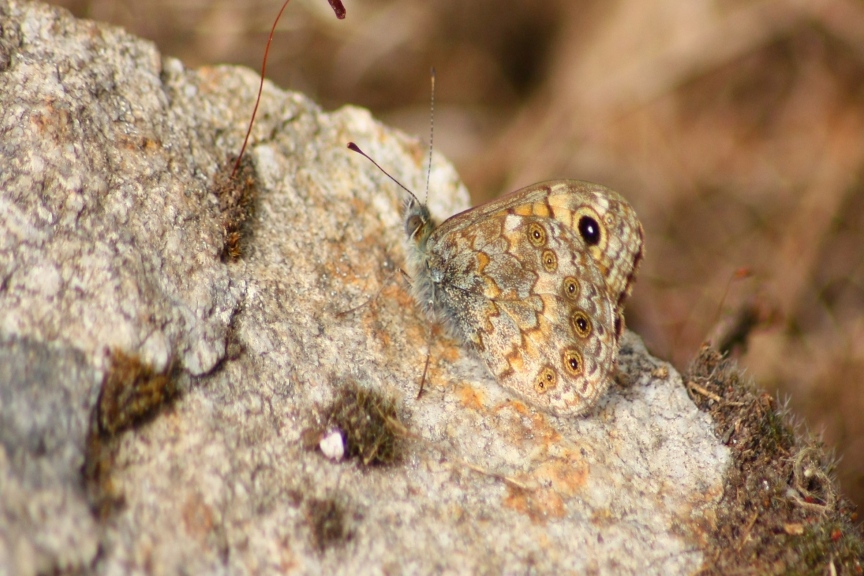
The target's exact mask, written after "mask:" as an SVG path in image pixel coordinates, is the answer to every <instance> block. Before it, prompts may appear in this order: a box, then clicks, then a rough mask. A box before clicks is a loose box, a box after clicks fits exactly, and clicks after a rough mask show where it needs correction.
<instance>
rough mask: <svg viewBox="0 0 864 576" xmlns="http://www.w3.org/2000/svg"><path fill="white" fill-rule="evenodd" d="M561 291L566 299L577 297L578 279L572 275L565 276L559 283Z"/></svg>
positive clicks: (574, 299)
mask: <svg viewBox="0 0 864 576" xmlns="http://www.w3.org/2000/svg"><path fill="white" fill-rule="evenodd" d="M561 293H562V294H563V295H564V298H566V299H567V300H573V301H576V300H578V299H579V281H578V280H576V278H574V277H573V276H566V277H565V278H564V281H563V282H562V283H561Z"/></svg>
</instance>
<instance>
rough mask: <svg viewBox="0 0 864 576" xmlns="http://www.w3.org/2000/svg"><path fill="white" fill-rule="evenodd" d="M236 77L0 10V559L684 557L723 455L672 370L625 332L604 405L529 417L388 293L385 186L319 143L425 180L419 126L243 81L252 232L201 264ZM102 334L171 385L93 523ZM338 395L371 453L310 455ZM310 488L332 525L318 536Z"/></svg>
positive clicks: (461, 202) (171, 564) (404, 563)
mask: <svg viewBox="0 0 864 576" xmlns="http://www.w3.org/2000/svg"><path fill="white" fill-rule="evenodd" d="M256 90H257V78H256V76H255V74H253V73H252V72H250V71H248V70H245V69H238V68H232V67H214V68H203V69H200V70H197V71H190V70H186V69H185V68H184V67H183V65H182V64H181V63H180V62H178V61H176V60H173V59H170V58H163V57H161V56H160V55H159V54H158V53H157V51H156V50H155V48H154V47H153V46H152V45H151V44H149V43H148V42H145V41H141V40H139V39H136V38H134V37H131V36H129V35H127V34H126V33H124V32H123V31H122V30H119V29H116V28H112V27H108V26H103V25H100V24H94V23H92V22H86V21H76V20H74V19H72V18H71V17H70V16H68V14H66V13H65V12H63V11H61V10H56V9H53V8H49V7H46V6H43V5H40V4H29V3H21V2H6V1H4V0H0V446H2V449H0V573H17V574H32V573H35V572H50V571H58V570H70V571H71V570H84V571H86V572H96V573H108V574H121V573H127V572H128V571H147V572H155V573H177V572H181V571H183V572H190V573H203V572H227V573H258V572H265V571H286V572H310V573H341V574H357V573H383V572H389V573H424V572H425V573H429V572H455V573H469V572H472V573H487V572H488V573H501V572H507V573H513V572H516V573H522V572H527V571H530V570H536V571H538V572H551V571H552V570H554V569H567V570H571V571H574V572H577V573H586V572H590V573H601V574H626V573H639V574H643V573H646V572H648V573H658V574H660V573H662V574H683V573H691V572H693V571H694V570H696V569H698V567H699V566H700V563H701V562H702V560H703V558H702V552H701V548H700V546H701V544H702V543H703V541H704V537H705V534H706V533H707V532H709V531H710V530H711V529H712V521H713V518H714V512H713V511H714V506H715V505H716V502H717V501H718V499H719V497H720V496H721V490H722V479H723V473H724V470H725V467H726V466H727V463H728V452H727V450H726V448H725V447H723V446H722V444H721V443H720V442H719V441H718V440H717V439H716V438H715V437H714V435H713V434H712V425H711V422H710V420H709V419H708V417H707V416H706V415H705V414H703V413H700V412H699V411H697V409H696V408H695V406H694V405H693V404H692V403H691V401H690V400H689V398H688V396H687V394H686V392H685V390H684V388H683V386H682V383H681V379H680V377H679V376H678V374H677V373H675V372H674V370H673V369H672V368H671V367H669V366H667V365H665V364H664V363H662V362H660V361H658V360H655V359H653V358H651V357H650V356H649V355H648V354H647V352H646V351H645V349H644V347H643V346H642V344H641V342H640V341H639V339H638V337H636V336H635V335H632V334H628V335H627V337H626V339H625V341H624V346H623V348H622V352H621V355H620V361H619V366H620V375H619V377H618V378H617V379H616V384H615V385H613V386H612V387H611V389H610V391H609V392H608V393H607V395H606V396H605V398H604V399H603V400H602V401H601V403H600V405H599V406H598V407H597V408H596V409H595V410H594V411H592V412H591V413H589V414H588V415H587V416H586V417H583V418H575V419H563V418H555V417H552V416H549V415H546V414H543V413H537V412H534V411H532V410H531V409H529V408H528V407H526V406H524V405H523V404H521V403H519V402H517V401H514V400H512V399H510V398H508V396H507V394H506V392H505V391H504V390H502V389H501V388H499V387H498V386H497V385H496V384H495V382H494V380H493V379H492V378H491V376H489V375H488V374H487V373H486V372H485V370H484V368H483V367H482V365H481V364H480V362H479V361H478V360H477V359H475V358H473V357H471V356H470V355H468V354H466V353H464V352H463V351H462V350H461V349H460V348H459V347H458V346H457V345H456V344H455V343H454V342H451V341H449V340H447V339H445V338H444V337H443V336H442V334H441V333H440V331H438V330H437V329H435V328H434V327H431V328H430V327H429V326H428V324H427V323H426V322H425V321H424V318H423V317H422V315H421V313H420V312H419V311H418V310H417V309H416V308H415V307H414V305H413V303H412V301H411V298H410V296H409V293H408V289H407V285H406V281H405V279H404V278H402V276H401V274H400V273H399V268H400V267H401V266H402V263H403V249H402V243H401V242H402V226H401V220H400V215H399V211H400V207H401V195H400V191H399V190H398V188H396V186H394V185H393V184H392V183H391V182H389V181H388V180H387V179H386V177H384V176H383V175H381V174H380V173H379V172H377V171H376V170H375V169H374V167H372V166H371V165H370V164H369V163H368V162H367V161H366V160H364V159H362V158H361V157H359V156H357V155H355V154H353V153H351V152H349V151H348V150H346V148H345V145H346V143H347V142H348V141H352V140H353V141H356V142H357V143H358V144H359V145H360V146H361V147H362V148H363V149H365V150H366V151H367V152H368V153H369V154H370V155H372V156H373V157H374V158H376V160H377V161H378V162H379V163H381V164H382V165H383V166H385V167H387V168H388V169H389V170H390V171H391V172H392V173H393V174H394V176H396V177H397V178H398V179H400V180H401V181H402V182H403V183H404V184H406V185H407V186H408V187H409V188H412V189H414V190H423V189H424V186H425V170H424V160H425V154H424V152H425V147H424V146H423V145H422V144H421V143H420V142H419V141H416V140H414V139H410V138H407V137H404V136H401V135H399V134H397V133H395V132H394V131H393V130H388V129H386V128H385V127H383V126H381V125H379V124H378V123H376V122H375V121H374V120H373V119H372V118H371V117H370V116H369V114H368V113H367V112H366V111H363V110H360V109H357V108H351V107H346V108H343V109H341V110H338V111H336V112H333V113H325V112H323V111H322V110H320V109H319V108H318V107H317V106H316V105H315V104H314V103H312V102H310V101H309V100H307V99H306V98H304V97H303V96H301V95H299V94H293V93H286V92H282V91H280V90H278V89H276V88H274V87H273V86H272V85H269V84H268V85H267V86H266V87H265V91H264V99H263V101H262V104H261V110H260V112H259V117H258V120H257V124H256V126H255V129H254V131H253V146H252V147H251V149H250V150H249V151H248V154H249V157H250V159H251V161H252V163H253V165H254V168H255V174H256V180H257V185H256V190H257V200H256V202H255V217H254V221H253V222H252V230H251V235H247V238H246V240H245V242H246V244H245V246H246V250H245V252H244V256H243V257H242V258H241V259H240V260H237V261H233V262H232V261H227V262H226V261H223V259H222V258H220V254H221V252H222V248H223V244H224V233H223V229H222V219H221V218H222V216H221V212H220V204H219V199H218V198H217V197H216V195H215V194H214V192H213V190H214V189H215V185H214V179H215V178H216V174H217V172H219V171H220V170H223V169H224V167H225V166H226V162H227V158H228V157H229V156H230V155H231V154H232V153H236V151H237V150H239V145H240V142H241V139H242V136H243V134H244V132H245V123H246V121H247V120H248V114H249V111H250V110H251V107H252V103H253V98H254V94H255V91H256ZM430 195H431V198H430V203H431V207H432V211H433V213H435V214H437V215H438V216H439V217H444V216H447V215H449V214H451V213H453V212H455V211H457V210H459V209H463V208H465V207H466V205H467V194H466V192H465V190H464V188H462V187H461V185H460V184H459V182H458V179H457V176H456V174H455V173H454V171H453V169H452V168H451V167H450V166H449V165H448V164H447V163H446V162H445V161H443V160H442V159H441V158H437V157H436V159H435V163H434V165H433V169H432V173H431V187H430ZM637 289H638V285H637ZM108 350H122V351H123V352H125V353H126V354H131V355H136V356H137V357H140V359H141V360H142V361H143V362H144V363H146V364H149V365H152V366H153V367H154V368H155V369H156V370H167V369H169V368H172V369H173V370H174V372H173V373H174V374H175V377H176V378H177V381H178V382H179V385H180V388H181V391H182V394H181V396H180V397H179V398H178V399H177V401H176V402H174V403H172V404H171V405H170V406H166V407H164V408H163V409H162V410H161V411H159V413H158V414H157V415H156V416H155V417H154V418H152V419H150V420H148V421H147V422H145V423H143V424H141V425H139V426H137V427H135V428H134V429H132V430H130V431H128V432H125V433H123V434H122V435H121V436H119V437H118V438H116V447H115V452H114V456H113V459H112V460H111V463H112V467H111V471H110V477H111V484H112V486H113V488H114V489H115V490H116V491H117V493H118V494H121V495H122V497H123V503H122V505H120V506H118V507H117V508H116V510H114V511H112V512H111V513H110V514H107V515H102V516H98V515H96V514H93V513H91V511H90V509H89V505H88V500H87V496H86V491H85V489H84V487H83V486H82V480H81V472H80V470H81V468H82V465H83V464H84V460H85V457H87V450H86V446H85V444H86V440H85V439H86V435H87V430H88V422H89V421H90V420H89V419H90V413H91V412H92V410H93V407H94V405H95V403H96V399H97V396H98V394H99V390H100V386H101V384H102V382H103V380H104V378H105V373H106V371H107V370H108V369H109V368H110V357H109V355H108V353H107V352H106V351H108ZM427 350H428V351H429V353H430V358H431V361H430V366H429V372H428V375H427V379H426V384H425V386H426V392H425V393H424V395H423V396H422V397H421V398H420V399H419V400H418V399H417V398H416V396H417V391H418V386H419V385H420V381H421V375H422V373H423V368H424V364H425V362H426V358H427ZM348 382H354V383H357V384H359V385H361V386H364V387H367V388H369V389H372V390H375V391H378V392H381V393H382V394H385V395H387V396H391V397H395V398H396V399H397V405H398V413H399V415H400V417H401V419H402V424H403V425H404V427H405V428H406V432H405V434H404V438H403V440H402V443H403V455H402V457H401V458H400V459H399V460H398V461H397V462H395V463H393V464H391V465H388V466H376V467H364V466H362V465H361V464H360V463H359V462H358V461H356V460H348V461H341V462H334V461H331V460H329V459H327V458H325V457H324V456H323V455H322V454H321V453H320V452H319V451H317V450H309V449H308V447H307V444H308V442H307V441H306V440H304V438H306V437H308V434H304V433H305V432H306V431H308V430H309V429H314V427H315V426H316V425H318V421H317V414H318V412H319V408H320V407H322V406H324V405H326V404H327V403H328V402H329V401H331V400H332V399H333V398H334V397H335V396H336V395H337V394H336V392H337V391H338V390H339V388H340V387H342V386H345V385H346V383H348ZM329 499H333V500H335V503H336V504H338V507H339V509H340V510H341V511H343V512H344V514H343V515H342V518H343V519H344V532H343V534H344V538H339V537H336V538H334V539H333V541H332V542H329V541H328V542H327V543H326V544H327V545H322V543H321V542H320V541H316V538H315V536H314V533H315V530H313V527H312V524H313V523H314V522H315V519H316V516H315V513H314V511H315V510H319V509H322V507H321V506H319V505H318V504H316V503H318V502H321V501H327V500H329ZM325 508H326V507H325ZM335 533H336V534H338V531H336V532H335Z"/></svg>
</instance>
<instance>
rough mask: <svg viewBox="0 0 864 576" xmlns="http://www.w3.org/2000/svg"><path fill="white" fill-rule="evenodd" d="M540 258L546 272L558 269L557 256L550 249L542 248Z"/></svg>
mask: <svg viewBox="0 0 864 576" xmlns="http://www.w3.org/2000/svg"><path fill="white" fill-rule="evenodd" d="M540 259H541V260H542V261H543V269H544V270H546V271H547V272H550V273H551V272H555V270H557V269H558V257H557V256H556V255H555V252H553V251H552V250H544V251H543V254H542V255H541V256H540Z"/></svg>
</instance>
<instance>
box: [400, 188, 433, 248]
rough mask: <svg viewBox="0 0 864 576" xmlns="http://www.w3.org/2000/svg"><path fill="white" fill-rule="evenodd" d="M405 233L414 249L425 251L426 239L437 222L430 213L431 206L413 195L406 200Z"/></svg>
mask: <svg viewBox="0 0 864 576" xmlns="http://www.w3.org/2000/svg"><path fill="white" fill-rule="evenodd" d="M404 215H405V216H404V217H405V234H406V235H407V237H408V243H409V244H410V245H411V246H412V247H414V249H416V250H418V251H420V252H425V250H426V241H427V240H428V239H429V235H430V234H432V230H434V229H435V224H434V222H432V216H431V215H430V214H429V208H427V207H426V205H425V204H421V203H420V202H419V201H418V200H417V198H416V197H415V196H413V195H411V196H409V197H408V198H407V199H406V200H405V211H404Z"/></svg>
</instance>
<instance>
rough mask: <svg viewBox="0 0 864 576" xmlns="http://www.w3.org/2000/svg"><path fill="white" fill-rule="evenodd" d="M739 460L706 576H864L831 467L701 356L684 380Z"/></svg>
mask: <svg viewBox="0 0 864 576" xmlns="http://www.w3.org/2000/svg"><path fill="white" fill-rule="evenodd" d="M686 378H687V383H688V389H689V390H690V393H691V397H692V399H693V401H694V402H695V403H696V405H697V406H698V407H699V408H700V409H701V410H703V411H705V412H708V413H709V414H711V416H712V418H713V419H714V422H715V430H716V433H717V436H718V437H719V438H721V439H722V440H723V442H724V443H725V444H726V445H727V446H728V447H729V449H730V450H731V452H732V458H733V463H732V466H731V468H730V470H729V472H728V473H727V476H726V484H725V486H724V495H723V500H722V501H721V503H720V507H719V510H718V516H717V526H716V530H714V532H713V534H712V535H711V541H710V542H709V543H708V549H707V550H706V562H705V565H704V566H703V568H702V570H701V572H700V574H717V575H720V574H737V573H742V574H743V573H746V574H862V573H864V568H862V564H864V560H862V558H864V540H862V534H861V531H860V527H858V526H855V525H854V521H855V519H856V517H857V516H856V514H855V512H854V509H853V507H852V505H851V504H850V503H849V502H847V501H846V500H844V499H843V498H842V497H841V496H840V494H839V493H838V491H837V487H836V483H835V482H834V481H833V479H832V478H831V473H832V470H833V461H832V460H831V458H830V457H829V456H827V455H826V453H825V450H824V448H823V446H822V445H821V443H820V442H818V441H816V440H815V439H813V438H812V437H810V436H809V435H807V434H803V433H799V430H798V428H799V427H798V426H796V425H795V423H794V422H793V421H792V420H791V418H790V417H789V416H788V415H787V414H786V412H785V410H784V409H783V408H782V407H778V406H777V405H776V401H775V400H774V399H773V398H772V397H771V396H770V395H768V394H767V393H765V392H761V391H759V390H757V389H756V388H755V387H754V386H753V385H752V384H750V383H749V382H745V381H743V379H742V377H741V373H740V371H739V370H738V369H737V367H736V366H735V364H734V363H733V362H731V361H729V360H727V359H725V358H724V357H723V356H722V355H721V354H720V353H718V352H717V351H716V350H713V349H711V348H709V347H705V348H703V349H702V350H701V351H700V353H699V356H698V357H697V358H696V360H695V361H694V362H693V364H692V366H691V367H690V370H689V372H688V374H687V375H686Z"/></svg>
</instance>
